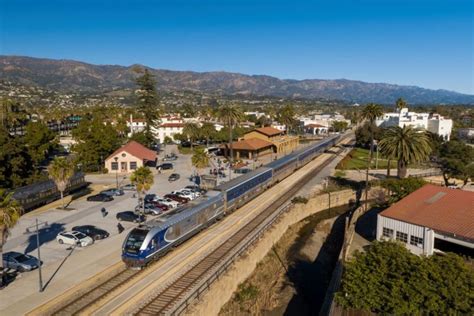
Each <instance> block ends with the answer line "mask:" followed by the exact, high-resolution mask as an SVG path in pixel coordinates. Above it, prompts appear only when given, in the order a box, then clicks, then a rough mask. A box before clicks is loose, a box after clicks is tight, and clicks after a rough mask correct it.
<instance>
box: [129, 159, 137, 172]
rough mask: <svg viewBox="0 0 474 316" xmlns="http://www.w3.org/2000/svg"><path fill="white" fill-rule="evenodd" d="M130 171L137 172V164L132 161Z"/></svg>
mask: <svg viewBox="0 0 474 316" xmlns="http://www.w3.org/2000/svg"><path fill="white" fill-rule="evenodd" d="M130 170H137V162H136V161H130Z"/></svg>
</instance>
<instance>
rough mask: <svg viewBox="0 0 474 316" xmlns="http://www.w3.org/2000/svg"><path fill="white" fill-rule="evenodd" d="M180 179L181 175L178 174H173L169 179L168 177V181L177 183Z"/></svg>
mask: <svg viewBox="0 0 474 316" xmlns="http://www.w3.org/2000/svg"><path fill="white" fill-rule="evenodd" d="M178 179H179V174H178V173H172V174H171V175H170V176H169V177H168V181H170V182H171V181H176V180H178Z"/></svg>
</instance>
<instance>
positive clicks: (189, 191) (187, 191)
mask: <svg viewBox="0 0 474 316" xmlns="http://www.w3.org/2000/svg"><path fill="white" fill-rule="evenodd" d="M179 191H180V192H183V193H185V194H191V195H192V196H193V198H195V199H197V198H198V197H200V196H201V192H199V191H198V190H191V189H181V190H179Z"/></svg>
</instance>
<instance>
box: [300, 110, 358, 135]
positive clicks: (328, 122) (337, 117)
mask: <svg viewBox="0 0 474 316" xmlns="http://www.w3.org/2000/svg"><path fill="white" fill-rule="evenodd" d="M298 120H299V121H300V124H301V126H302V127H303V128H304V129H305V130H306V129H307V126H309V125H311V126H319V127H320V128H322V129H324V130H325V131H326V132H327V130H329V128H330V127H331V126H332V123H333V122H335V121H342V122H347V126H350V125H351V121H350V120H348V119H346V118H345V117H344V115H342V114H339V113H337V112H336V113H331V114H314V115H311V116H306V117H299V118H298ZM309 128H310V127H308V129H309Z"/></svg>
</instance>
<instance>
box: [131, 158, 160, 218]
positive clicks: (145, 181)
mask: <svg viewBox="0 0 474 316" xmlns="http://www.w3.org/2000/svg"><path fill="white" fill-rule="evenodd" d="M130 181H131V182H132V184H135V186H136V187H137V194H138V200H139V201H140V203H141V207H142V209H143V199H142V195H143V196H144V195H145V194H146V192H147V191H148V190H150V188H151V186H152V185H153V182H154V178H153V173H152V172H151V170H150V169H149V168H147V167H140V168H138V169H137V170H135V171H134V172H133V173H132V175H131V176H130Z"/></svg>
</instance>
